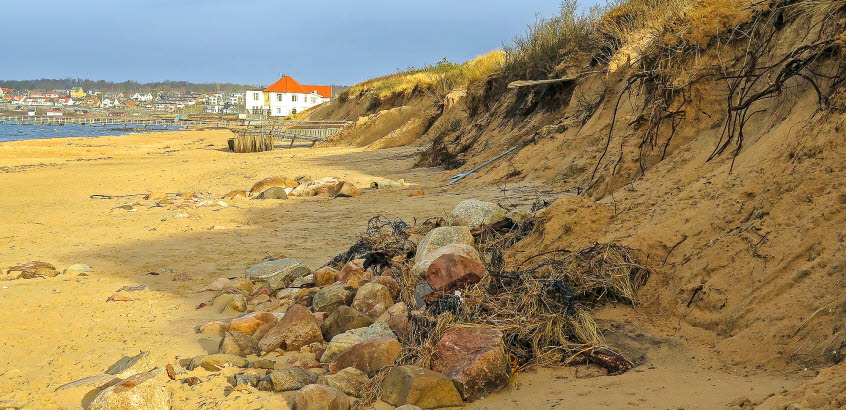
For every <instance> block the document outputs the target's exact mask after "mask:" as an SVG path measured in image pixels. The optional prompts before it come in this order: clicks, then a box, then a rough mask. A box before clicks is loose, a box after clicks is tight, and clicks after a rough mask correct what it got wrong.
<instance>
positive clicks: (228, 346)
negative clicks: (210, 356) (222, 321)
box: [218, 331, 259, 357]
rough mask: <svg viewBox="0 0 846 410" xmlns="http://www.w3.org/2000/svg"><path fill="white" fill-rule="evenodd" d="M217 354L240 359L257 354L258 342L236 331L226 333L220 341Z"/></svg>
mask: <svg viewBox="0 0 846 410" xmlns="http://www.w3.org/2000/svg"><path fill="white" fill-rule="evenodd" d="M218 352H219V353H223V354H231V355H235V356H241V357H246V356H249V355H252V354H258V353H259V346H258V341H256V340H255V339H253V338H252V337H250V336H248V335H245V334H243V333H241V332H238V331H231V332H226V334H225V335H224V336H223V339H222V340H221V341H220V345H219V346H218Z"/></svg>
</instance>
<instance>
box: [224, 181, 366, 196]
mask: <svg viewBox="0 0 846 410" xmlns="http://www.w3.org/2000/svg"><path fill="white" fill-rule="evenodd" d="M359 195H361V190H359V189H358V188H356V187H355V185H353V184H352V183H351V182H348V181H345V180H343V179H341V178H336V177H327V178H321V179H318V180H315V181H312V180H311V178H309V177H305V176H301V177H297V178H296V179H290V178H286V177H271V178H265V179H263V180H261V181H259V182H256V183H255V184H254V185H253V186H252V188H250V190H249V191H244V190H235V191H231V192H229V193H228V194H226V195H224V196H223V199H235V198H239V197H241V198H246V197H248V196H249V197H253V199H288V197H289V196H294V197H297V196H299V197H311V196H328V197H332V198H335V197H353V196H359Z"/></svg>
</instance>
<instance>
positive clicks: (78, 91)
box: [70, 87, 85, 100]
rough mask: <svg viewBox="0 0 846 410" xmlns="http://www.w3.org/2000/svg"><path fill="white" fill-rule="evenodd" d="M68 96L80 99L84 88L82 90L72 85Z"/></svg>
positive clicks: (83, 94) (83, 95)
mask: <svg viewBox="0 0 846 410" xmlns="http://www.w3.org/2000/svg"><path fill="white" fill-rule="evenodd" d="M70 96H71V98H74V99H77V100H81V99H83V98H85V90H83V89H82V87H73V89H72V90H71V92H70Z"/></svg>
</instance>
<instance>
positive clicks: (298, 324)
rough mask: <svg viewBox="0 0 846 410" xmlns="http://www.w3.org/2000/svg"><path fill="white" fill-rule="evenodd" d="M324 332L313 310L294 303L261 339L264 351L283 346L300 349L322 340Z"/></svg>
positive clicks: (288, 348) (260, 346)
mask: <svg viewBox="0 0 846 410" xmlns="http://www.w3.org/2000/svg"><path fill="white" fill-rule="evenodd" d="M322 341H323V334H322V333H321V332H320V327H318V326H317V321H316V320H314V316H312V314H311V311H310V310H308V308H306V307H305V306H302V305H292V306H291V307H290V308H289V309H288V311H287V312H285V316H283V317H282V319H281V320H279V322H278V323H276V326H274V327H273V328H272V329H270V331H269V332H267V334H266V335H264V337H262V338H261V341H259V348H260V349H261V351H262V352H269V351H271V350H274V349H277V348H282V349H283V350H289V351H292V350H299V349H300V348H301V347H303V346H306V345H309V344H311V343H314V342H322Z"/></svg>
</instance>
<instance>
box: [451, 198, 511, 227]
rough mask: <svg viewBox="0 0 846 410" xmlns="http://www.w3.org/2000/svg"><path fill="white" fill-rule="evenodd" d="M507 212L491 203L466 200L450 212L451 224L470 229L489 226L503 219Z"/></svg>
mask: <svg viewBox="0 0 846 410" xmlns="http://www.w3.org/2000/svg"><path fill="white" fill-rule="evenodd" d="M507 214H508V211H506V210H505V209H503V208H502V207H500V206H499V205H497V204H495V203H492V202H485V201H479V200H477V199H468V200H466V201H461V203H459V204H458V205H456V206H455V208H454V209H453V210H452V224H453V225H464V226H469V227H470V228H471V229H475V228H478V227H480V226H483V225H490V224H492V223H496V222H499V221H501V220H503V219H505V217H506V215H507Z"/></svg>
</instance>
